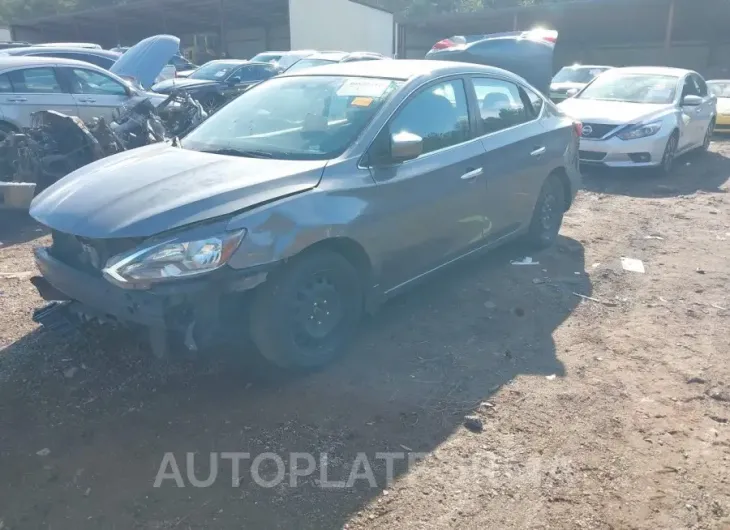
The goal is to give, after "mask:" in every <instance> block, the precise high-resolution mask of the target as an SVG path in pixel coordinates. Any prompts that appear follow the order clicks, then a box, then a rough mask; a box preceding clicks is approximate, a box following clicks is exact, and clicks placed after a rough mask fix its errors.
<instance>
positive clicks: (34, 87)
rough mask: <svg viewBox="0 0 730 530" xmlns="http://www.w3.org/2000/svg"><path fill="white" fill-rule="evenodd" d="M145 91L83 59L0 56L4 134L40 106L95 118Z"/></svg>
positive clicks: (0, 119) (0, 130) (0, 114)
mask: <svg viewBox="0 0 730 530" xmlns="http://www.w3.org/2000/svg"><path fill="white" fill-rule="evenodd" d="M140 97H149V98H152V99H154V100H156V101H159V102H162V101H164V100H165V99H166V97H167V96H163V95H159V94H150V93H143V92H141V91H139V90H137V89H135V88H132V87H131V86H130V85H129V84H128V83H126V82H125V81H123V80H122V79H121V78H120V77H117V76H116V75H114V74H112V73H111V72H108V71H107V70H104V69H102V68H99V67H97V66H94V65H92V64H89V63H84V62H81V61H74V60H71V59H56V58H52V57H0V139H2V138H3V137H4V136H5V135H6V134H8V133H9V132H13V131H17V130H19V129H21V128H23V127H30V125H31V116H32V114H33V113H34V112H37V111H39V110H55V111H58V112H62V113H64V114H68V115H70V116H78V117H79V118H81V119H82V120H90V119H91V118H94V117H99V116H103V117H104V118H106V119H112V117H113V114H114V111H115V110H116V109H117V108H119V107H121V106H122V105H125V104H127V103H129V102H130V101H132V100H134V99H136V98H140Z"/></svg>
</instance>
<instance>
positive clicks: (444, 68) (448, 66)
mask: <svg viewBox="0 0 730 530" xmlns="http://www.w3.org/2000/svg"><path fill="white" fill-rule="evenodd" d="M468 72H474V73H481V74H492V75H494V74H497V75H508V76H510V77H513V78H515V79H519V76H517V75H516V74H513V73H511V72H508V71H506V70H502V69H501V68H495V67H493V66H484V65H481V64H471V63H460V62H456V61H431V60H428V59H397V60H393V61H354V62H344V63H334V64H328V65H324V66H315V67H313V68H308V69H306V70H297V71H294V72H291V73H288V72H284V73H283V74H280V77H281V76H284V77H286V76H300V75H301V76H304V75H337V76H351V77H380V78H385V79H399V80H402V81H406V80H408V79H412V78H414V77H420V76H437V75H449V74H461V73H468Z"/></svg>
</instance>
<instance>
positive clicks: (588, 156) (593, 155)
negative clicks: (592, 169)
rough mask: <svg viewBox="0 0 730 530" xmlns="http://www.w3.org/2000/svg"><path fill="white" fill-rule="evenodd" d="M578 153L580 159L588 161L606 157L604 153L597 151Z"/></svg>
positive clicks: (598, 160)
mask: <svg viewBox="0 0 730 530" xmlns="http://www.w3.org/2000/svg"><path fill="white" fill-rule="evenodd" d="M579 155H580V159H581V160H587V161H589V162H600V161H601V160H603V159H604V158H606V153H601V152H599V151H580V152H579Z"/></svg>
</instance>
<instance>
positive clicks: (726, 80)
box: [706, 79, 730, 83]
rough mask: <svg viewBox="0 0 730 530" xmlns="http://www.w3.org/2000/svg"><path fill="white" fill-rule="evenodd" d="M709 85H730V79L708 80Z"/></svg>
mask: <svg viewBox="0 0 730 530" xmlns="http://www.w3.org/2000/svg"><path fill="white" fill-rule="evenodd" d="M706 82H707V83H730V79H708V80H707V81H706Z"/></svg>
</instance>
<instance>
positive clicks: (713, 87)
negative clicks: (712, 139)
mask: <svg viewBox="0 0 730 530" xmlns="http://www.w3.org/2000/svg"><path fill="white" fill-rule="evenodd" d="M707 88H708V89H709V90H710V93H712V94H714V95H715V96H717V121H716V122H715V131H717V132H730V79H715V80H712V81H708V82H707Z"/></svg>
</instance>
